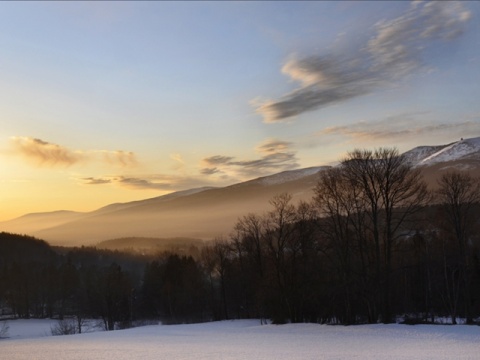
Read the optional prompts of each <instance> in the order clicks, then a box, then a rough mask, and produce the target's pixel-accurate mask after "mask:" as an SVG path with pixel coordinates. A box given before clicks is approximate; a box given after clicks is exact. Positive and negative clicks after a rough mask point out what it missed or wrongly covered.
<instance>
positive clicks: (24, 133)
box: [0, 1, 480, 221]
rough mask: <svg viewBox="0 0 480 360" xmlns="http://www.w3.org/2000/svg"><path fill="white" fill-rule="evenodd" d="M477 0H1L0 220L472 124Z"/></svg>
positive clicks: (471, 128)
mask: <svg viewBox="0 0 480 360" xmlns="http://www.w3.org/2000/svg"><path fill="white" fill-rule="evenodd" d="M479 17H480V3H479V2H474V1H471V2H466V1H464V2H447V1H441V2H424V1H413V2H406V1H399V2H392V1H388V2H382V1H374V2H363V1H352V2H348V1H340V2H339V1H332V2H328V1H319V2H312V1H306V2H302V1H295V2H289V1H281V2H273V1H265V2H261V1H255V2H254V1H246V2H230V1H228V2H217V1H212V2H208V1H205V2H202V1H199V2H175V1H173V2H164V1H161V2H150V1H147V2H140V1H138V2H128V1H122V2H114V1H108V2H91V1H87V2H80V1H78V2H57V1H53V2H40V1H39V2H1V3H0V49H1V50H0V54H1V55H0V110H1V111H0V203H1V206H0V221H1V220H7V219H11V218H14V217H17V216H20V215H23V214H26V213H32V212H44V211H54V210H74V211H91V210H95V209H97V208H99V207H101V206H104V205H107V204H110V203H117V202H127V201H133V200H140V199H145V198H150V197H155V196H160V195H164V194H167V193H170V192H173V191H179V190H185V189H190V188H197V187H203V186H226V185H230V184H234V183H237V182H241V181H245V180H249V179H252V178H256V177H260V176H265V175H269V174H273V173H277V172H280V171H285V170H292V169H297V168H304V167H310V166H320V165H328V164H333V163H335V162H336V161H339V160H341V159H342V157H344V156H345V154H346V153H347V152H348V151H351V150H353V149H356V148H362V149H363V148H368V149H371V148H377V147H392V146H395V147H397V148H398V149H399V150H400V151H401V152H403V151H407V150H410V149H411V148H413V147H415V146H419V145H440V144H447V143H450V142H453V141H456V140H459V139H460V138H461V137H463V138H469V137H478V136H480V101H479V100H478V95H479V94H480V70H479V69H480V21H479Z"/></svg>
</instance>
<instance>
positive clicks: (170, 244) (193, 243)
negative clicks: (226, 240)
mask: <svg viewBox="0 0 480 360" xmlns="http://www.w3.org/2000/svg"><path fill="white" fill-rule="evenodd" d="M203 245H204V242H203V241H202V240H200V239H191V238H167V239H166V238H143V237H127V238H120V239H111V240H105V241H101V242H99V243H98V244H96V245H95V247H97V248H98V249H106V250H121V251H135V252H142V253H149V254H153V253H160V252H165V251H175V253H177V254H182V253H184V254H189V255H191V254H192V252H196V251H198V250H200V248H201V247H202V246H203Z"/></svg>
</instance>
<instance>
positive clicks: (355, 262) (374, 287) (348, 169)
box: [315, 149, 430, 323]
mask: <svg viewBox="0 0 480 360" xmlns="http://www.w3.org/2000/svg"><path fill="white" fill-rule="evenodd" d="M315 194H316V196H315V200H316V204H317V206H318V207H319V210H320V214H321V215H322V217H323V218H324V221H323V231H322V233H323V234H324V236H326V237H327V238H328V241H329V243H330V244H331V245H330V246H331V247H332V248H333V249H334V250H335V251H334V255H335V256H336V257H337V262H336V263H337V264H338V265H339V268H338V273H339V274H340V279H339V283H341V284H343V285H342V289H343V295H342V298H343V299H342V300H343V303H344V304H345V315H344V317H345V322H347V323H349V322H351V321H352V320H353V319H351V308H352V306H353V303H352V302H358V301H360V300H361V298H358V297H357V296H356V297H355V298H352V296H353V292H354V289H353V288H352V287H353V286H358V285H360V284H363V286H365V287H366V288H368V291H369V293H368V294H364V296H363V298H364V301H363V302H365V303H366V304H367V308H368V312H367V317H368V320H369V321H371V322H376V321H377V312H378V311H380V312H381V318H382V321H383V322H391V321H393V320H394V319H393V314H392V309H391V297H392V291H391V288H392V267H393V251H394V250H395V246H396V244H397V242H398V240H399V238H400V237H401V236H402V235H405V232H407V233H408V232H409V231H411V230H412V227H411V226H412V225H411V224H409V223H408V222H409V221H410V220H412V218H413V215H415V213H417V212H418V211H419V210H420V209H421V208H422V207H423V206H424V205H425V204H426V203H427V201H428V200H429V198H430V196H429V193H428V191H427V187H426V184H425V183H424V182H423V180H422V178H421V175H420V172H419V170H415V169H413V168H412V166H411V165H410V164H409V163H408V162H407V161H406V159H405V158H404V157H403V156H401V155H400V154H399V153H398V151H397V150H396V149H377V150H375V151H369V150H355V151H353V152H351V153H349V154H348V157H347V158H346V159H345V160H344V161H343V162H342V163H341V166H340V167H338V168H334V169H331V170H328V171H326V172H324V173H322V174H321V175H320V180H319V182H318V184H317V187H316V189H315ZM355 274H356V276H357V275H358V278H356V277H355V278H353V277H352V276H354V275H355Z"/></svg>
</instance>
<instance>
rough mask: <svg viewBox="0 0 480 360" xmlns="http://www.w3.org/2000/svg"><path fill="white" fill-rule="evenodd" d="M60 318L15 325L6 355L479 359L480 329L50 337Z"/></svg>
mask: <svg viewBox="0 0 480 360" xmlns="http://www.w3.org/2000/svg"><path fill="white" fill-rule="evenodd" d="M53 323H54V322H52V321H48V320H47V321H46V320H41V321H37V320H17V321H10V322H9V327H10V329H9V335H10V338H8V339H2V340H0V358H1V359H10V360H15V359H29V360H30V359H32V360H33V359H37V360H47V359H48V360H50V359H62V360H70V359H102V360H103V359H115V360H122V359H128V360H131V359H169V360H170V359H171V360H178V359H195V360H201V359H224V360H230V359H256V360H257V359H258V360H260V359H275V360H287V359H288V360H292V359H479V358H480V327H479V326H462V325H457V326H448V325H437V326H432V325H416V326H408V325H361V326H349V327H345V326H327V325H316V324H291V325H281V326H275V325H263V326H261V325H260V323H259V321H255V320H241V321H222V322H214V323H207V324H194V325H168V326H162V325H153V326H145V327H139V328H134V329H129V330H118V331H112V332H91V333H85V334H81V335H67V336H49V333H50V326H51V325H52V324H53Z"/></svg>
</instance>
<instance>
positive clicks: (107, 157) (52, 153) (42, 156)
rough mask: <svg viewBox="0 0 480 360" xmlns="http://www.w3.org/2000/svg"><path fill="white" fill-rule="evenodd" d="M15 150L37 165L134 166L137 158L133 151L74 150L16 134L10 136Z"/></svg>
mask: <svg viewBox="0 0 480 360" xmlns="http://www.w3.org/2000/svg"><path fill="white" fill-rule="evenodd" d="M10 142H11V144H12V148H13V152H14V153H16V154H19V155H21V156H23V157H24V158H25V159H27V160H29V161H32V162H33V163H35V164H36V165H37V166H52V167H54V166H72V165H75V164H79V163H88V162H103V163H106V164H109V165H112V166H116V167H134V166H136V165H137V159H136V156H135V154H134V153H133V152H130V151H123V150H116V151H109V150H72V149H69V148H68V147H66V146H62V145H58V144H53V143H50V142H47V141H44V140H41V139H37V138H32V137H24V136H14V137H11V138H10Z"/></svg>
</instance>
